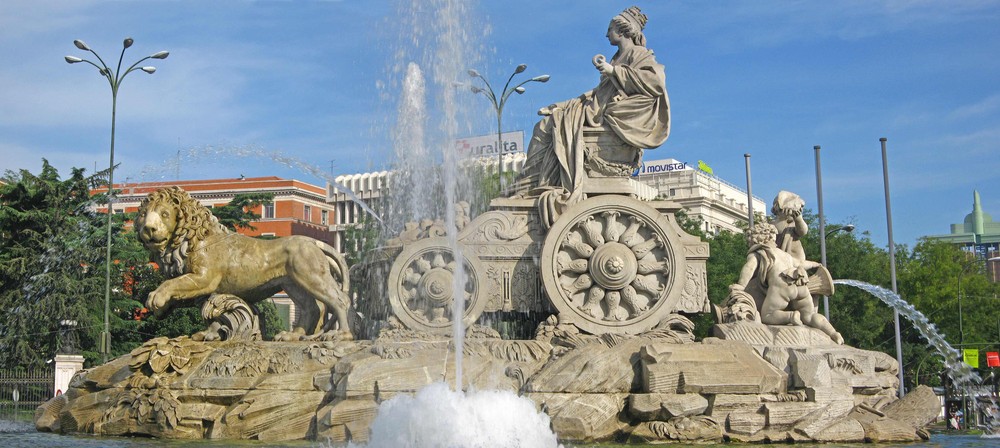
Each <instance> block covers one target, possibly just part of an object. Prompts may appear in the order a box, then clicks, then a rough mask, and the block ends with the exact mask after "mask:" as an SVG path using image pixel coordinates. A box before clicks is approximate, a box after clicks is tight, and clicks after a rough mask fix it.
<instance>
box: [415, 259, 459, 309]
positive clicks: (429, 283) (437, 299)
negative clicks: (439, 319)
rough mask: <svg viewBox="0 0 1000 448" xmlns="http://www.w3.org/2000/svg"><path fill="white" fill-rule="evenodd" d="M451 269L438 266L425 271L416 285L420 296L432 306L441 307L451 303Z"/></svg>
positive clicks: (452, 278)
mask: <svg viewBox="0 0 1000 448" xmlns="http://www.w3.org/2000/svg"><path fill="white" fill-rule="evenodd" d="M453 280H454V277H453V276H452V274H451V271H448V270H447V269H443V268H438V269H432V270H430V271H429V272H427V273H426V274H425V275H424V276H423V277H422V278H421V279H420V283H419V284H418V285H417V291H418V293H419V294H420V297H422V298H424V299H426V300H427V301H428V302H430V303H431V305H432V306H434V307H443V306H447V305H449V304H450V303H451V299H452V296H453V288H452V282H453Z"/></svg>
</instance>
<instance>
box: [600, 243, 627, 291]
mask: <svg viewBox="0 0 1000 448" xmlns="http://www.w3.org/2000/svg"><path fill="white" fill-rule="evenodd" d="M638 266H639V263H638V261H637V260H636V259H635V254H634V253H632V249H629V247H628V246H626V245H624V244H622V243H618V242H611V243H606V244H602V245H601V246H600V247H598V248H597V249H595V250H594V254H593V255H592V256H591V257H590V276H591V278H593V279H594V281H595V282H596V283H597V284H598V285H600V286H601V287H603V288H604V289H606V290H616V289H622V288H624V287H625V285H628V284H629V283H632V280H635V275H636V271H637V269H638Z"/></svg>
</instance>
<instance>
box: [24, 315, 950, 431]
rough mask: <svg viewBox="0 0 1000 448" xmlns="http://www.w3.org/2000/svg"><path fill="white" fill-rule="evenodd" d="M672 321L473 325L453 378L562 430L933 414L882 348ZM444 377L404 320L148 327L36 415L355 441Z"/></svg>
mask: <svg viewBox="0 0 1000 448" xmlns="http://www.w3.org/2000/svg"><path fill="white" fill-rule="evenodd" d="M682 319H683V318H679V317H678V318H675V319H668V322H666V323H665V324H664V326H663V327H661V328H657V329H654V330H651V331H649V332H647V333H644V334H641V335H634V336H632V335H612V334H605V335H601V336H594V335H587V334H583V333H580V332H578V331H577V330H576V329H575V328H574V327H572V326H565V325H559V324H558V323H556V322H551V323H550V324H551V325H549V326H547V327H546V326H545V325H543V326H542V328H540V329H539V332H538V335H539V338H538V339H535V340H526V341H525V340H517V341H515V340H502V339H499V338H495V337H491V336H492V333H491V332H490V331H487V330H485V329H482V328H474V329H473V330H471V331H470V332H469V335H470V338H469V339H467V340H466V343H465V348H464V359H465V360H464V364H463V372H464V374H463V378H464V383H465V387H466V388H471V387H474V388H478V389H481V390H483V389H497V390H508V391H511V392H512V393H518V394H521V395H523V396H525V397H527V398H529V399H531V400H533V401H534V402H535V403H536V404H537V406H538V408H539V410H541V411H543V412H545V413H547V414H548V415H549V417H550V418H551V421H552V427H553V429H554V430H555V432H556V434H557V435H558V436H559V437H560V438H561V439H563V440H571V441H611V440H618V441H624V440H628V441H632V442H644V443H655V442H665V441H677V442H694V441H721V440H739V441H748V442H777V441H798V442H852V441H886V442H889V441H892V442H897V441H916V440H920V439H922V438H926V437H927V434H926V433H925V432H922V430H921V429H920V428H921V427H922V426H923V425H925V424H927V423H928V422H929V421H931V420H933V418H934V416H935V415H936V411H937V403H936V401H935V398H934V396H933V393H931V392H929V391H928V390H923V389H918V390H916V391H913V392H911V393H910V394H909V395H907V398H905V399H903V400H895V398H894V393H895V388H896V384H895V382H893V381H892V380H891V378H894V375H895V374H894V373H893V368H894V367H895V365H894V364H893V363H892V360H891V358H887V357H886V356H885V355H883V354H879V353H874V352H868V351H864V350H857V349H853V348H851V347H846V346H843V345H838V344H834V343H833V342H832V341H829V338H827V341H828V342H827V344H826V345H801V346H800V345H796V344H795V343H793V342H795V341H801V340H802V338H805V340H809V338H811V337H813V336H810V335H809V334H805V333H801V332H799V330H804V331H806V332H819V330H815V329H809V328H805V327H801V328H799V329H796V330H794V331H793V332H795V334H797V335H798V336H797V337H798V338H799V339H796V338H793V337H784V336H782V337H781V338H777V339H779V340H778V341H775V338H773V337H776V336H780V335H783V334H785V333H787V332H788V328H786V327H781V328H773V327H766V326H764V327H765V328H763V329H761V328H757V329H756V330H754V331H749V330H746V329H744V330H743V331H738V330H739V329H738V328H737V329H735V330H734V329H733V328H729V327H726V326H719V327H717V328H716V334H717V335H718V336H720V337H716V338H709V339H707V340H705V341H702V342H699V343H693V342H691V341H690V333H689V332H687V331H685V329H686V328H687V326H686V324H684V322H683V320H682ZM730 325H762V324H758V323H745V322H743V323H738V324H730ZM789 328H790V327H789ZM737 334H757V335H771V336H772V338H771V339H768V338H765V339H764V340H758V339H754V340H751V341H745V340H739V339H738V338H734V335H737ZM820 334H821V335H822V333H820ZM823 336H825V335H823ZM762 353H763V354H764V355H762ZM768 353H770V354H772V356H766V354H768ZM774 354H782V355H781V356H778V355H774ZM454 378H455V366H454V348H453V346H452V343H451V341H450V340H449V339H446V338H444V337H442V336H436V335H431V334H416V333H415V332H412V331H410V330H400V329H388V330H383V332H382V335H381V337H380V338H378V339H376V340H373V341H338V342H308V341H298V342H262V341H221V342H220V341H211V342H206V341H195V340H193V339H191V338H177V339H166V338H158V339H154V340H151V341H149V342H147V343H146V344H145V345H143V346H142V347H140V348H138V349H136V350H134V351H133V352H132V353H131V354H129V355H126V356H123V357H121V358H118V359H116V360H114V361H112V362H110V363H108V364H105V365H103V366H99V367H97V368H93V369H89V370H85V371H82V372H80V373H79V374H78V375H77V376H76V377H75V378H74V380H73V382H72V383H71V386H70V388H69V390H68V391H67V392H66V393H65V394H63V395H61V396H59V397H57V398H54V399H52V400H50V401H49V402H48V403H46V404H44V405H42V406H41V407H39V408H38V410H37V411H36V426H37V428H38V429H39V430H42V431H54V432H62V433H91V434H97V435H103V436H124V435H143V436H154V437H161V438H175V439H201V438H204V439H256V440H263V441H272V442H274V441H283V440H296V439H312V440H326V439H329V440H331V441H333V442H344V441H347V440H353V441H359V442H362V441H365V440H367V439H368V437H369V432H368V431H369V428H370V426H371V424H372V421H373V420H374V418H375V416H376V414H377V412H378V407H379V404H380V403H381V402H383V401H386V400H389V399H392V398H393V397H395V396H398V395H401V394H408V395H412V394H414V393H415V392H416V391H417V390H419V389H420V388H422V387H424V386H426V385H428V384H431V383H434V382H439V381H444V382H453V381H454Z"/></svg>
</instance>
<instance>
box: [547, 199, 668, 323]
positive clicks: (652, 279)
mask: <svg viewBox="0 0 1000 448" xmlns="http://www.w3.org/2000/svg"><path fill="white" fill-rule="evenodd" d="M672 229H673V226H672V225H671V224H670V223H669V222H668V221H667V218H666V217H665V216H663V215H662V214H660V212H658V211H657V210H656V209H654V208H653V207H650V206H649V205H647V204H644V203H642V202H640V201H639V200H637V199H633V198H631V197H628V196H619V195H603V196H597V197H594V198H590V199H586V200H584V201H582V202H580V203H577V204H574V205H573V206H571V207H569V208H568V209H567V210H566V211H565V212H563V213H562V215H561V216H560V217H559V219H558V220H557V221H556V222H555V223H553V225H552V228H551V229H550V230H549V234H548V236H546V238H545V243H544V246H543V247H542V262H541V265H542V266H541V271H542V272H541V274H542V282H543V285H544V287H545V292H546V294H548V296H549V300H550V301H551V302H552V305H553V306H554V307H555V308H556V309H557V310H558V311H559V319H560V321H561V322H567V323H573V324H575V325H576V326H577V327H579V328H580V329H581V330H584V331H586V332H589V333H593V334H601V333H628V334H636V333H641V332H644V331H647V330H649V329H651V328H653V327H654V326H655V325H656V324H657V323H659V322H660V320H661V319H663V318H664V317H666V316H667V315H668V314H670V313H671V312H672V311H673V310H674V307H675V305H676V304H677V301H678V300H679V299H680V296H681V294H682V291H683V289H684V280H685V277H684V273H685V272H686V268H687V267H686V259H685V257H684V252H683V247H682V245H681V243H680V241H679V239H678V236H677V235H676V233H675V232H674V231H673V230H672Z"/></svg>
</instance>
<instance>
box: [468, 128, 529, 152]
mask: <svg viewBox="0 0 1000 448" xmlns="http://www.w3.org/2000/svg"><path fill="white" fill-rule="evenodd" d="M501 140H503V153H504V154H509V153H512V152H520V151H521V150H522V149H524V131H513V132H504V133H503V136H502V138H501ZM455 150H456V151H457V152H458V154H459V155H460V156H490V155H492V156H495V155H497V135H496V134H490V135H480V136H477V137H466V138H460V139H458V140H455Z"/></svg>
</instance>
